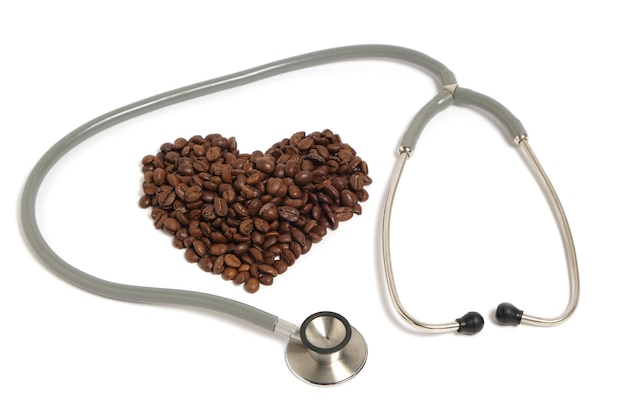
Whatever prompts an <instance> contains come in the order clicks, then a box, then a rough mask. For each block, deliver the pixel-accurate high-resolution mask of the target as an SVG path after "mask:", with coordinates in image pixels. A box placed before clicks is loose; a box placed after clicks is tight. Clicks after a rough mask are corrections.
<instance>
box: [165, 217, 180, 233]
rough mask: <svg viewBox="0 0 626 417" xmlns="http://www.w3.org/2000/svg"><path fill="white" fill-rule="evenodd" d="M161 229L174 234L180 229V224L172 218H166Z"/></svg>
mask: <svg viewBox="0 0 626 417" xmlns="http://www.w3.org/2000/svg"><path fill="white" fill-rule="evenodd" d="M163 227H164V228H165V229H167V230H169V231H170V232H172V233H176V232H177V231H178V229H180V223H179V222H178V220H176V219H175V218H173V217H168V218H167V219H165V220H164V221H163Z"/></svg>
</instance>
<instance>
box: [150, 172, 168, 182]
mask: <svg viewBox="0 0 626 417" xmlns="http://www.w3.org/2000/svg"><path fill="white" fill-rule="evenodd" d="M166 177H167V173H166V172H165V170H164V169H163V168H156V169H155V170H154V171H153V173H152V181H154V183H155V184H156V185H159V186H160V185H163V184H164V183H165V179H166Z"/></svg>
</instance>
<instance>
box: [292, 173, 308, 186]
mask: <svg viewBox="0 0 626 417" xmlns="http://www.w3.org/2000/svg"><path fill="white" fill-rule="evenodd" d="M293 179H294V181H295V182H296V184H298V185H306V184H309V183H311V182H313V173H312V172H311V171H299V172H298V173H297V174H295V175H294V177H293Z"/></svg>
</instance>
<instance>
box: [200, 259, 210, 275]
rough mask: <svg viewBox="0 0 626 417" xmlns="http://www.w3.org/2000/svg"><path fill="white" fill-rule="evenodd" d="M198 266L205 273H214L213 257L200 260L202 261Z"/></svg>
mask: <svg viewBox="0 0 626 417" xmlns="http://www.w3.org/2000/svg"><path fill="white" fill-rule="evenodd" d="M198 266H199V267H200V269H202V270H203V271H204V272H213V258H211V257H204V258H200V260H199V261H198Z"/></svg>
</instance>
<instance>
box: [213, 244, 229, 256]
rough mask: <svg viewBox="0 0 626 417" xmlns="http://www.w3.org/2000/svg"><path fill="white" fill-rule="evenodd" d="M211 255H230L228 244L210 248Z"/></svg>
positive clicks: (214, 245)
mask: <svg viewBox="0 0 626 417" xmlns="http://www.w3.org/2000/svg"><path fill="white" fill-rule="evenodd" d="M209 253H210V254H211V255H213V256H220V255H225V254H226V253H228V245H227V244H226V243H214V244H212V245H211V247H210V248H209Z"/></svg>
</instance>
